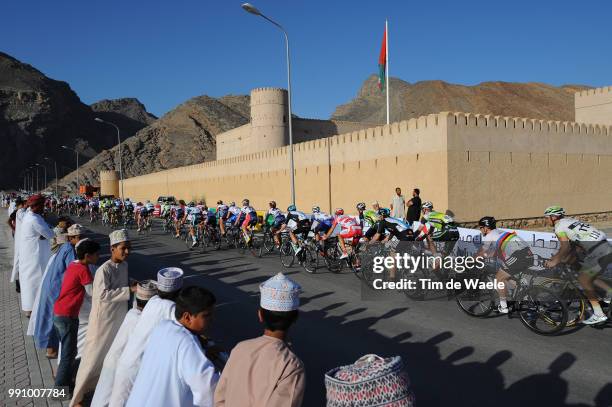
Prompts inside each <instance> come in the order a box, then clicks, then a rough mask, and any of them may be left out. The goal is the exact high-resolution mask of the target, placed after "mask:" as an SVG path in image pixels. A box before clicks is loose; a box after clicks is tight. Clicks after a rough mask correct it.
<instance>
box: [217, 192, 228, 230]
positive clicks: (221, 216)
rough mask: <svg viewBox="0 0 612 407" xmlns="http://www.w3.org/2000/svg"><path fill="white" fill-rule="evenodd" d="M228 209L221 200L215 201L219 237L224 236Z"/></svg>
mask: <svg viewBox="0 0 612 407" xmlns="http://www.w3.org/2000/svg"><path fill="white" fill-rule="evenodd" d="M228 210H229V207H228V206H227V205H225V204H224V203H223V201H222V200H218V201H217V213H216V217H217V223H219V229H220V230H221V236H225V221H226V220H227V215H228V213H229V212H228Z"/></svg>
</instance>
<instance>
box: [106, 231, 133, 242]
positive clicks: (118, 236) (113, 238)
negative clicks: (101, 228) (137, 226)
mask: <svg viewBox="0 0 612 407" xmlns="http://www.w3.org/2000/svg"><path fill="white" fill-rule="evenodd" d="M108 237H109V238H110V244H111V246H114V245H116V244H119V243H121V242H129V241H130V238H129V237H128V233H127V230H125V229H119V230H115V231H113V232H111V234H110V235H108Z"/></svg>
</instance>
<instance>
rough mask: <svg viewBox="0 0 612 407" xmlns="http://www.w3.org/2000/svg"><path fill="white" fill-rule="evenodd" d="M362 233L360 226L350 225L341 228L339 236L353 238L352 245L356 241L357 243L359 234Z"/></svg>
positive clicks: (359, 237)
mask: <svg viewBox="0 0 612 407" xmlns="http://www.w3.org/2000/svg"><path fill="white" fill-rule="evenodd" d="M362 235H363V233H362V231H361V226H351V227H349V228H346V229H342V231H340V237H341V238H342V239H345V240H347V239H353V241H352V245H353V246H354V245H356V244H357V243H359V239H361V236H362Z"/></svg>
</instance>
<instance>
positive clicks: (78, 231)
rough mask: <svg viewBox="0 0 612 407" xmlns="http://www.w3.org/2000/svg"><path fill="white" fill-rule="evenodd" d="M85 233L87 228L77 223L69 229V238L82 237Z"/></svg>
mask: <svg viewBox="0 0 612 407" xmlns="http://www.w3.org/2000/svg"><path fill="white" fill-rule="evenodd" d="M84 231H85V228H84V227H83V226H81V225H79V224H78V223H75V224H74V225H72V226H70V227H69V228H68V236H81V235H82V234H83V232H84Z"/></svg>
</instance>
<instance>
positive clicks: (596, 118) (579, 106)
mask: <svg viewBox="0 0 612 407" xmlns="http://www.w3.org/2000/svg"><path fill="white" fill-rule="evenodd" d="M574 106H575V109H576V122H578V123H593V124H606V125H612V86H607V87H603V88H597V89H590V90H585V91H582V92H577V93H576V94H575V95H574Z"/></svg>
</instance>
